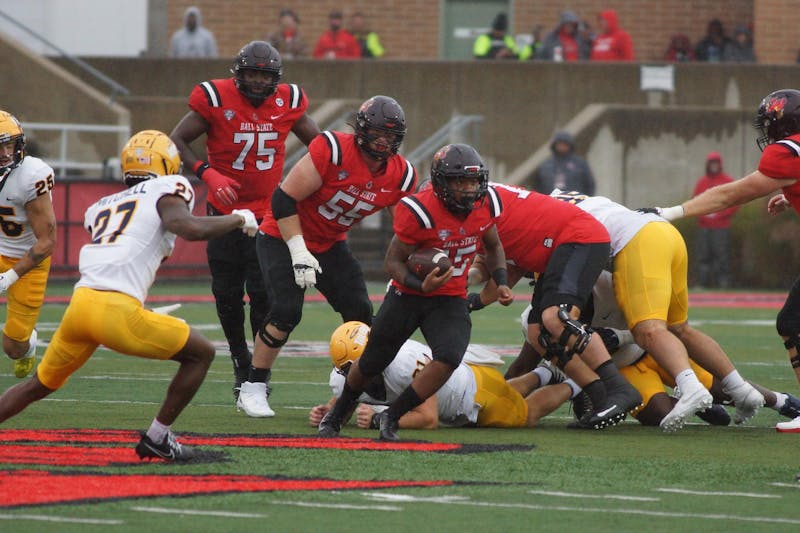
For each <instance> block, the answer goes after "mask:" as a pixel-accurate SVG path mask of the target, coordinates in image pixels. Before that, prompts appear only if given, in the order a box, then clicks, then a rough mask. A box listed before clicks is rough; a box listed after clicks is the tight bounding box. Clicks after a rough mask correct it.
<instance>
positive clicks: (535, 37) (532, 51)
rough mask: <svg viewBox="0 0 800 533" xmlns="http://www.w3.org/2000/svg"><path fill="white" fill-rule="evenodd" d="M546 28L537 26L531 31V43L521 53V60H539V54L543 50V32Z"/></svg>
mask: <svg viewBox="0 0 800 533" xmlns="http://www.w3.org/2000/svg"><path fill="white" fill-rule="evenodd" d="M543 29H544V26H542V25H541V24H537V25H535V26H534V27H533V30H531V42H530V43H528V44H526V45H525V46H524V47H523V48H522V50H520V52H519V58H520V60H522V61H527V60H529V59H539V53H540V52H541V50H542V30H543Z"/></svg>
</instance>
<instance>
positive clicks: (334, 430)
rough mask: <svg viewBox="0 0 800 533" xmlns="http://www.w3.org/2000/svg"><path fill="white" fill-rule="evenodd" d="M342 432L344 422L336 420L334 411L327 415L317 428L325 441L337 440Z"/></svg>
mask: <svg viewBox="0 0 800 533" xmlns="http://www.w3.org/2000/svg"><path fill="white" fill-rule="evenodd" d="M341 430H342V421H341V420H337V419H336V418H334V416H333V411H328V412H327V413H325V416H323V417H322V420H320V421H319V426H317V431H319V436H320V437H322V438H323V439H335V438H336V437H338V436H339V432H340V431H341Z"/></svg>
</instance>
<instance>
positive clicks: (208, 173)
mask: <svg viewBox="0 0 800 533" xmlns="http://www.w3.org/2000/svg"><path fill="white" fill-rule="evenodd" d="M195 174H196V175H197V177H198V178H200V179H201V180H203V181H205V182H206V184H207V185H208V194H210V195H211V196H212V197H213V198H214V199H215V200H216V201H217V202H219V203H220V204H222V205H233V204H234V203H235V202H236V200H238V199H239V195H238V194H236V190H237V189H240V188H241V187H242V186H241V185H240V184H239V183H237V182H236V181H235V180H233V179H231V178H229V177H228V176H226V175H224V174H223V173H222V172H220V171H218V170H214V169H213V168H211V167H210V166H208V163H202V164H201V165H199V166H198V167H197V169H196V170H195Z"/></svg>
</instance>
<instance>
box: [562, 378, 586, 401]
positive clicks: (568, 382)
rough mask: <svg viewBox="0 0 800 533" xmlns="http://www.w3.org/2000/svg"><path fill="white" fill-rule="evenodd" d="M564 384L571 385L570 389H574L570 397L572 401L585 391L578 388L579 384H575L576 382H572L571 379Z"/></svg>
mask: <svg viewBox="0 0 800 533" xmlns="http://www.w3.org/2000/svg"><path fill="white" fill-rule="evenodd" d="M564 383H565V384H566V385H569V388H570V389H572V396H570V397H569V398H570V400H571V399H572V398H574V397H575V396H577V395H578V394H580V393H581V391H582V390H583V389H581V388H580V387H579V386H578V384H577V383H575V382H574V381H572V380H571V379H570V378H567V379H565V380H564Z"/></svg>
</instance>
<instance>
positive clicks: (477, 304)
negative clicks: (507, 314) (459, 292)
mask: <svg viewBox="0 0 800 533" xmlns="http://www.w3.org/2000/svg"><path fill="white" fill-rule="evenodd" d="M484 307H486V305H485V304H484V303H483V302H481V295H480V294H479V293H477V292H471V293H469V294H468V295H467V309H469V312H470V313H471V312H473V311H480V310H481V309H483V308H484Z"/></svg>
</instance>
